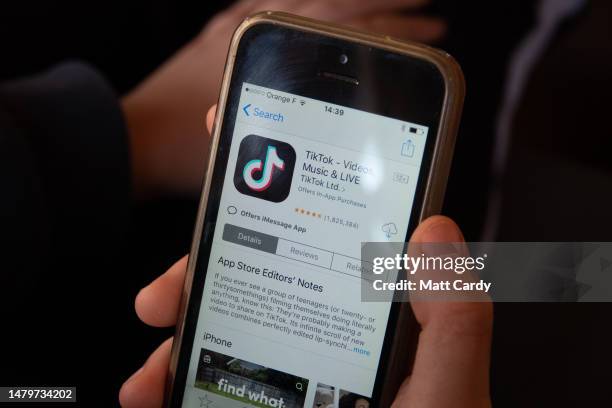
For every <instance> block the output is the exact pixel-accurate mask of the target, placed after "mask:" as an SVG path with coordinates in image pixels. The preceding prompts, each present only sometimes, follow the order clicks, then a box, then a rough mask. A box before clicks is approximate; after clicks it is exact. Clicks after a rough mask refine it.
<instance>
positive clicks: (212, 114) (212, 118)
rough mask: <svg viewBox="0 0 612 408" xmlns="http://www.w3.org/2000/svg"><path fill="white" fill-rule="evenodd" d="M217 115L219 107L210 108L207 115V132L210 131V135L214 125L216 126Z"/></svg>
mask: <svg viewBox="0 0 612 408" xmlns="http://www.w3.org/2000/svg"><path fill="white" fill-rule="evenodd" d="M216 114H217V105H216V104H215V105H213V106H211V107H210V109H209V110H208V112H207V113H206V130H208V134H209V135H212V129H213V125H214V124H215V115H216Z"/></svg>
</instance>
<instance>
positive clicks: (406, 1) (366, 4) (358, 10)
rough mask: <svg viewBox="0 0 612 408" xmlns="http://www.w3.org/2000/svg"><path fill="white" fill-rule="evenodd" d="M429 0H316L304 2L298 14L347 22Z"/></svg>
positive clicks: (403, 8) (404, 8) (402, 8)
mask: <svg viewBox="0 0 612 408" xmlns="http://www.w3.org/2000/svg"><path fill="white" fill-rule="evenodd" d="M427 3H429V0H376V1H372V0H371V1H354V0H315V1H308V2H302V3H301V6H300V7H299V9H297V10H296V12H297V14H299V15H302V16H305V17H310V18H316V19H320V20H325V21H333V22H346V21H348V20H351V19H355V18H358V17H360V16H364V15H368V14H372V13H374V14H376V13H381V12H387V11H397V10H406V9H415V8H419V7H421V6H423V5H425V4H427Z"/></svg>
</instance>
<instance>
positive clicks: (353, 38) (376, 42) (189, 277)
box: [165, 11, 465, 406]
mask: <svg viewBox="0 0 612 408" xmlns="http://www.w3.org/2000/svg"><path fill="white" fill-rule="evenodd" d="M257 24H275V25H279V26H284V27H288V28H293V29H296V30H301V31H305V32H311V33H317V34H322V35H326V36H330V37H335V38H338V39H342V40H346V41H350V42H354V43H359V44H364V45H368V46H371V47H375V48H380V49H384V50H388V51H391V52H395V53H398V54H405V55H409V56H412V57H416V58H421V59H423V60H425V61H428V62H430V63H432V64H434V65H435V66H436V67H437V68H438V70H439V71H440V73H441V75H442V77H443V78H444V84H445V95H444V104H443V108H442V112H441V115H440V123H439V126H438V134H437V135H436V143H435V146H434V151H433V156H432V161H431V166H430V169H429V177H428V179H427V186H426V189H425V194H424V197H423V204H422V206H421V212H420V214H419V221H422V220H423V219H425V218H427V217H429V216H431V215H434V214H438V213H439V212H440V211H441V209H442V202H443V198H444V193H445V189H446V181H447V178H448V174H449V171H450V166H451V162H452V157H453V151H454V147H455V138H456V134H457V130H458V127H459V122H460V119H461V112H462V108H463V99H464V96H465V81H464V78H463V73H462V71H461V68H460V67H459V65H458V64H457V62H456V61H455V60H454V59H453V58H452V57H451V56H450V55H449V54H447V53H445V52H443V51H440V50H437V49H435V48H432V47H428V46H425V45H422V44H418V43H413V42H408V41H404V40H398V39H394V38H391V37H389V36H385V35H379V34H372V33H367V32H363V31H358V30H354V29H350V28H347V27H343V26H339V25H335V24H329V23H324V22H320V21H316V20H312V19H309V18H304V17H299V16H295V15H292V14H288V13H281V12H273V11H265V12H260V13H257V14H254V15H252V16H250V17H248V18H246V19H245V20H244V21H243V22H242V23H241V24H240V25H239V26H238V28H237V29H236V31H235V32H234V36H233V37H232V41H231V44H230V49H229V53H228V56H227V61H226V64H225V72H224V74H223V82H222V86H221V92H220V95H219V101H218V104H217V114H216V117H215V122H214V127H213V132H212V138H211V143H210V153H209V158H208V166H207V170H206V175H205V178H204V185H203V189H202V196H201V198H200V204H199V208H198V215H197V220H196V225H195V229H194V235H193V241H192V245H191V252H190V255H189V261H188V265H187V274H186V276H185V284H184V287H183V292H182V296H181V301H180V307H179V316H178V320H177V325H176V332H175V335H174V342H173V344H172V354H171V357H170V367H169V373H168V380H167V386H166V402H165V404H166V405H167V404H168V403H169V397H170V396H171V395H172V392H173V383H174V378H175V374H176V368H177V364H178V356H179V353H180V352H181V343H182V339H183V330H184V324H185V317H186V314H185V312H186V310H187V305H188V304H189V301H190V295H191V287H192V284H193V276H194V271H195V264H196V260H197V258H198V250H199V247H200V237H201V235H202V230H203V226H204V219H205V215H206V206H207V204H208V195H209V193H210V187H211V183H212V172H213V169H214V165H215V158H216V153H217V149H218V146H219V139H220V135H221V124H222V123H223V117H224V115H225V107H226V106H225V104H226V102H227V98H228V94H229V88H230V81H231V78H232V73H233V69H234V62H235V59H236V53H237V51H238V46H239V43H240V40H241V39H242V36H243V34H244V33H245V32H246V31H247V30H249V29H250V28H251V27H253V26H255V25H257ZM415 330H418V326H417V325H416V323H415V321H414V318H413V316H412V311H411V309H410V307H409V304H406V303H404V304H402V307H401V308H400V311H399V314H398V319H397V324H396V327H395V334H394V339H393V342H392V345H391V350H390V354H389V355H390V356H393V357H392V359H391V361H389V363H388V364H387V372H386V373H385V378H387V379H388V381H386V382H385V384H384V386H383V390H382V393H381V399H380V401H379V405H380V406H391V403H392V402H393V399H394V398H395V393H396V392H397V389H398V388H399V386H400V385H401V382H402V381H403V379H404V377H405V375H407V373H408V371H407V367H409V366H410V364H411V360H412V359H413V358H414V356H413V355H412V353H413V349H414V346H415V345H416V338H417V335H415V333H414V331H415ZM411 334H412V336H411ZM408 340H411V341H412V342H413V343H414V344H412V345H408V344H407V341H408Z"/></svg>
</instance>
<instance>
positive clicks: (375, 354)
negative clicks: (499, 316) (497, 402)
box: [159, 13, 486, 408]
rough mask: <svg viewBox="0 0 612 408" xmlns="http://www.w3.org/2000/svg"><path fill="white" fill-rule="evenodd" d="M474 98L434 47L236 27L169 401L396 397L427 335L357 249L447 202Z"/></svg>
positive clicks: (258, 20) (276, 24) (266, 402)
mask: <svg viewBox="0 0 612 408" xmlns="http://www.w3.org/2000/svg"><path fill="white" fill-rule="evenodd" d="M398 73H400V74H399V75H398ZM462 99H463V77H462V75H461V71H460V69H459V68H458V66H457V64H456V63H455V62H454V60H452V58H450V57H449V56H448V55H447V54H444V53H442V52H439V51H437V50H433V49H431V48H428V47H424V46H420V45H417V44H409V43H401V42H398V41H395V40H392V39H389V38H386V37H380V36H375V35H370V34H365V33H360V32H356V31H352V30H348V29H345V28H341V27H336V26H332V25H329V24H324V23H320V22H316V21H313V20H307V19H303V18H299V17H296V16H291V15H286V14H280V13H262V14H259V15H256V16H253V17H251V18H250V19H248V20H246V21H245V22H244V23H243V24H242V25H241V26H240V27H239V29H238V30H237V32H236V34H235V36H234V40H233V42H232V47H231V48H230V53H229V57H228V62H227V66H226V70H225V76H224V83H223V88H222V91H221V96H220V100H219V109H218V116H217V118H216V123H215V130H214V131H213V141H212V145H211V156H210V159H209V169H208V175H207V178H206V183H205V185H204V188H203V195H202V200H201V205H200V211H199V215H198V221H197V223H196V228H195V232H194V241H193V245H192V250H191V257H190V260H189V265H188V268H187V275H186V277H185V286H184V288H183V295H182V302H181V308H180V310H179V321H178V324H177V331H176V337H175V342H174V345H173V353H172V359H171V361H170V374H169V377H168V387H167V394H166V405H167V406H169V407H179V406H180V407H183V406H192V405H193V404H197V403H198V400H199V401H200V404H202V403H207V404H208V403H214V404H216V405H217V406H223V407H230V406H234V405H235V404H237V403H238V404H243V405H244V404H247V405H253V406H269V407H283V408H289V407H294V408H301V407H304V406H310V405H317V401H319V399H320V397H322V396H323V395H324V394H329V396H330V397H331V398H332V400H333V403H334V404H336V405H337V404H340V405H344V403H345V402H346V401H353V400H354V401H360V403H366V404H367V406H388V405H390V404H391V402H392V401H393V399H394V398H395V394H396V392H397V390H398V387H399V385H400V382H401V380H402V378H403V377H404V376H405V375H406V373H407V372H408V371H409V370H407V368H408V366H409V365H410V361H411V359H414V358H415V356H414V355H413V354H412V350H409V347H408V346H407V344H406V342H409V339H410V338H412V339H415V340H416V337H417V336H418V333H419V331H418V328H417V327H416V326H410V322H411V321H413V319H411V314H410V312H409V309H408V308H407V307H406V306H402V305H401V304H398V303H391V302H388V301H387V302H370V303H365V302H363V301H362V300H361V299H360V295H359V294H360V285H361V282H362V279H367V275H363V273H366V272H364V271H366V269H367V263H364V262H363V261H362V260H361V256H362V255H361V253H360V247H361V243H362V242H367V241H389V242H404V241H405V240H407V239H408V237H409V236H410V235H411V234H412V232H413V231H414V230H415V229H416V227H417V225H418V223H419V222H420V221H421V220H423V219H425V218H426V217H427V216H429V215H432V214H435V213H437V212H438V211H439V209H440V207H441V202H442V197H443V194H444V188H445V183H446V177H447V174H448V170H449V167H450V160H451V157H452V148H453V144H454V136H455V132H456V128H457V124H458V119H459V114H460V111H461V104H462ZM442 220H444V219H442ZM438 221H440V220H438ZM438 224H439V225H446V226H447V227H448V226H449V225H452V226H453V227H454V224H452V223H448V222H446V224H445V223H444V222H442V221H440V222H438ZM426 231H429V230H426ZM455 236H460V234H455ZM427 309H431V308H426V310H427ZM433 309H435V308H433ZM442 310H444V309H442ZM415 313H418V309H415ZM421 320H422V322H425V323H426V322H427V318H424V319H421ZM434 327H437V326H434ZM485 337H486V336H485ZM159 353H163V350H162V351H159ZM418 358H419V356H418V355H417V356H416V359H417V360H418ZM417 365H418V361H417ZM322 368H323V369H322ZM421 375H422V376H425V374H421ZM481 394H482V393H481V392H478V393H477V395H481ZM202 399H204V401H202Z"/></svg>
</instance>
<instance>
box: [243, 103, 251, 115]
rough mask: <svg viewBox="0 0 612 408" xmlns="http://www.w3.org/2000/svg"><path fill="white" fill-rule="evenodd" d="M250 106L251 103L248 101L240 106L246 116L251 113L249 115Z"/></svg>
mask: <svg viewBox="0 0 612 408" xmlns="http://www.w3.org/2000/svg"><path fill="white" fill-rule="evenodd" d="M250 107H251V104H250V103H249V104H248V105H244V107H243V108H242V110H243V111H244V113H245V114H246V115H247V116H251V115H249V108H250Z"/></svg>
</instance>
